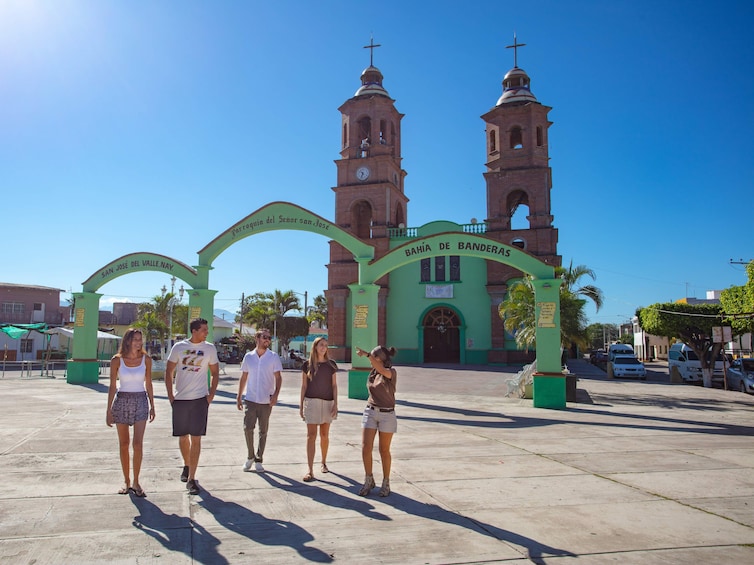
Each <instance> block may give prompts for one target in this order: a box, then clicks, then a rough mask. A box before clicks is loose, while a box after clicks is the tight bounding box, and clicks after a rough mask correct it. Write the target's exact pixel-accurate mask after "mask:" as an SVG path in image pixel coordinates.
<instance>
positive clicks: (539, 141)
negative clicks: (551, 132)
mask: <svg viewBox="0 0 754 565" xmlns="http://www.w3.org/2000/svg"><path fill="white" fill-rule="evenodd" d="M542 144H543V141H542V126H537V147H542Z"/></svg>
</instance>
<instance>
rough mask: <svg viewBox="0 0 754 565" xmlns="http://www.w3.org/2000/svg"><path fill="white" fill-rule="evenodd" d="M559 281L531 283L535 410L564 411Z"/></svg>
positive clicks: (534, 281)
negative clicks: (534, 352)
mask: <svg viewBox="0 0 754 565" xmlns="http://www.w3.org/2000/svg"><path fill="white" fill-rule="evenodd" d="M561 282H562V281H561V280H560V279H533V280H532V285H533V286H534V301H535V304H536V310H535V316H536V323H537V329H536V332H537V335H536V338H537V372H536V373H534V383H533V389H532V397H533V403H534V406H535V407H536V408H565V407H566V378H565V375H564V374H563V370H562V365H561V359H560V284H561Z"/></svg>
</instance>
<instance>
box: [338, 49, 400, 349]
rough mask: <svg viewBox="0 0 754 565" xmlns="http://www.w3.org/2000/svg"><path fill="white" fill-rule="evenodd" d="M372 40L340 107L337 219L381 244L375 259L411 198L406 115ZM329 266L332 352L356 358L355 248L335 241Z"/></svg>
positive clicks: (384, 283) (382, 328)
mask: <svg viewBox="0 0 754 565" xmlns="http://www.w3.org/2000/svg"><path fill="white" fill-rule="evenodd" d="M377 47H379V45H375V44H374V41H371V42H370V44H369V45H367V46H366V47H365V49H369V50H370V56H369V66H368V67H367V68H366V69H364V71H363V72H362V73H361V87H360V88H359V89H358V90H357V91H356V93H355V94H354V96H353V98H350V99H349V100H347V101H346V102H345V103H344V104H343V105H342V106H341V107H340V108H338V110H339V111H340V113H341V149H340V159H337V160H336V161H335V165H336V166H337V174H338V177H337V179H338V180H337V185H336V186H335V187H333V191H334V192H335V223H336V224H337V225H338V226H339V227H341V228H343V229H344V230H346V231H349V232H351V233H352V234H353V235H355V236H356V237H358V238H360V239H362V240H364V241H365V242H367V243H369V244H370V245H373V246H374V247H375V259H378V258H379V257H382V256H383V255H385V254H386V253H387V252H388V250H389V237H388V229H389V228H398V227H405V225H406V217H407V207H408V198H407V197H406V195H405V194H404V193H403V180H404V178H405V176H406V172H405V171H404V170H403V169H402V168H401V160H402V157H401V119H402V118H403V114H401V113H399V112H398V110H396V109H395V100H393V99H392V98H390V96H389V95H388V93H387V91H386V90H385V88H384V87H383V86H382V78H383V77H382V73H381V72H380V70H379V69H378V68H377V67H375V66H374V58H373V56H374V49H375V48H377ZM327 269H328V274H327V278H328V284H327V288H328V290H327V291H326V292H325V296H326V297H327V309H328V320H327V322H328V342H329V344H330V347H331V350H330V352H331V356H332V357H333V358H334V359H336V360H340V361H350V347H349V345H350V344H349V341H348V339H349V338H348V334H347V328H346V324H347V321H348V320H349V319H350V316H349V315H348V314H349V312H348V311H347V307H348V294H349V290H348V285H349V284H352V283H355V282H357V280H358V271H357V264H356V262H355V261H354V260H353V256H352V255H351V253H350V252H348V251H347V250H345V249H344V248H343V247H342V246H340V245H339V244H338V243H335V242H330V263H329V264H328V265H327ZM389 276H390V275H386V276H385V277H383V278H382V279H380V280H379V281H378V282H379V284H380V286H381V287H382V288H381V289H380V293H379V313H378V320H379V324H378V326H379V329H378V337H379V340H380V343H384V342H385V338H386V335H385V332H386V323H385V322H386V309H385V297H386V296H387V292H388V284H389Z"/></svg>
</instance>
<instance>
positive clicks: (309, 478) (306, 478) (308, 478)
mask: <svg viewBox="0 0 754 565" xmlns="http://www.w3.org/2000/svg"><path fill="white" fill-rule="evenodd" d="M313 480H314V475H312V474H311V473H307V474H306V475H304V482H305V483H310V482H312V481H313Z"/></svg>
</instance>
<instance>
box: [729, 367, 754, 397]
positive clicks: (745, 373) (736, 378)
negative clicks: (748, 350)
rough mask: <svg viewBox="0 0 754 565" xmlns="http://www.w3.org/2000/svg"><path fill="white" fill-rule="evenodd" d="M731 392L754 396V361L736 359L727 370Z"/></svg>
mask: <svg viewBox="0 0 754 565" xmlns="http://www.w3.org/2000/svg"><path fill="white" fill-rule="evenodd" d="M725 376H726V377H727V378H728V388H729V389H730V390H740V391H741V392H746V393H748V394H754V359H735V360H734V361H733V362H732V363H731V364H730V367H728V368H727V369H726V370H725Z"/></svg>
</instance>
